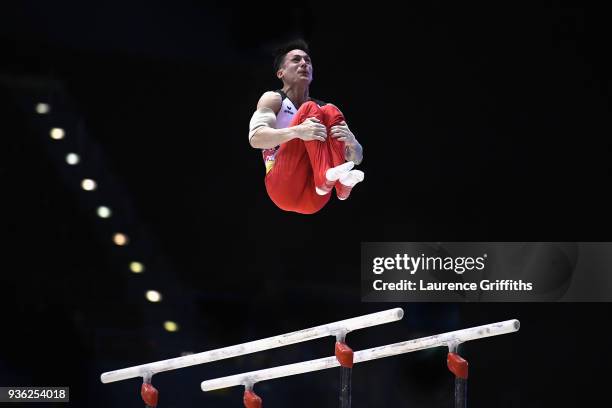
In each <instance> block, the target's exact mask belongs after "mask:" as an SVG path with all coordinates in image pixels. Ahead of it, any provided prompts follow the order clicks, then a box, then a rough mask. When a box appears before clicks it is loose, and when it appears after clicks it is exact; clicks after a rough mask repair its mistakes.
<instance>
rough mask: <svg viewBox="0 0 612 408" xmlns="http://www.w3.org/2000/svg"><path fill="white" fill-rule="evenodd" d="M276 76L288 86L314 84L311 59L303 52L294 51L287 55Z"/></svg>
mask: <svg viewBox="0 0 612 408" xmlns="http://www.w3.org/2000/svg"><path fill="white" fill-rule="evenodd" d="M276 76H277V77H278V78H279V79H281V80H282V81H283V82H284V83H286V84H297V83H300V82H303V83H305V84H306V85H310V83H311V82H312V62H311V61H310V57H309V56H308V54H306V53H305V52H304V51H302V50H292V51H289V52H288V53H287V55H285V61H284V62H283V65H282V66H281V68H280V69H279V70H278V72H277V73H276Z"/></svg>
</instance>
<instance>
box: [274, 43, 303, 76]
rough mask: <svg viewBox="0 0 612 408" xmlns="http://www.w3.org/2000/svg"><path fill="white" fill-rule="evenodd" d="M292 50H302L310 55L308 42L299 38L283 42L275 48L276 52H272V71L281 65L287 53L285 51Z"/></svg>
mask: <svg viewBox="0 0 612 408" xmlns="http://www.w3.org/2000/svg"><path fill="white" fill-rule="evenodd" d="M292 50H302V51H304V52H305V53H306V54H308V55H310V49H308V44H307V43H306V41H304V40H302V39H301V38H300V39H297V40H293V41H290V42H288V43H285V44H283V45H282V46H281V47H279V48H278V49H277V50H276V53H275V54H274V73H276V72H277V71H278V70H279V69H280V67H281V65H283V61H284V60H285V55H287V53H288V52H289V51H292Z"/></svg>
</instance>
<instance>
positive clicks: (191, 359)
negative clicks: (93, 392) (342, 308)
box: [100, 308, 404, 383]
mask: <svg viewBox="0 0 612 408" xmlns="http://www.w3.org/2000/svg"><path fill="white" fill-rule="evenodd" d="M402 317H404V311H403V310H402V309H401V308H395V309H389V310H385V311H382V312H377V313H371V314H367V315H363V316H358V317H353V318H351V319H346V320H340V321H338V322H334V323H329V324H324V325H321V326H316V327H312V328H310V329H304V330H299V331H295V332H291V333H287V334H281V335H279V336H274V337H268V338H266V339H261V340H255V341H251V342H248V343H242V344H238V345H235V346H229V347H223V348H219V349H215V350H210V351H204V352H202V353H197V354H191V355H188V356H183V357H176V358H171V359H168V360H162V361H157V362H154V363H148V364H142V365H138V366H134V367H128V368H123V369H120V370H115V371H109V372H106V373H103V374H102V375H101V376H100V380H101V381H102V382H103V383H110V382H115V381H121V380H126V379H128V378H135V377H144V376H147V375H153V374H156V373H160V372H163V371H170V370H176V369H179V368H184V367H189V366H193V365H198V364H204V363H209V362H212V361H217V360H223V359H226V358H231V357H236V356H242V355H245V354H250V353H256V352H258V351H263V350H269V349H272V348H277V347H283V346H288V345H290V344H295V343H300V342H303V341H308V340H314V339H318V338H321V337H326V336H336V335H338V334H342V333H348V332H351V331H354V330H359V329H363V328H365V327H371V326H377V325H380V324H385V323H390V322H394V321H397V320H400V319H401V318H402Z"/></svg>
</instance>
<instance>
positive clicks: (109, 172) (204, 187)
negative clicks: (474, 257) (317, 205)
mask: <svg viewBox="0 0 612 408" xmlns="http://www.w3.org/2000/svg"><path fill="white" fill-rule="evenodd" d="M397 7H398V8H395V6H390V5H383V4H380V3H378V2H377V3H376V4H369V5H365V4H364V5H362V6H356V5H351V6H339V5H338V6H335V5H333V4H331V3H330V4H328V3H312V4H306V5H297V3H296V4H293V3H292V2H289V3H272V2H270V3H258V4H256V5H255V4H252V5H251V6H249V7H247V8H237V7H236V8H230V7H228V6H227V5H225V4H221V2H211V3H207V4H204V3H202V4H199V3H197V2H190V1H183V0H179V1H174V2H172V3H170V2H167V3H166V4H165V5H160V4H152V3H151V4H150V3H149V2H144V1H129V2H128V1H126V2H119V1H116V0H110V1H106V2H91V3H83V2H76V1H75V2H62V1H60V2H35V1H30V0H27V1H26V0H24V1H20V2H11V3H7V4H3V5H2V11H1V12H0V45H1V49H2V57H1V58H0V60H1V62H0V108H1V110H0V115H1V116H0V117H1V118H2V121H1V122H0V123H1V126H2V136H1V139H0V140H1V147H0V182H1V191H2V193H1V194H2V200H1V201H0V203H1V204H0V210H1V213H0V214H1V215H2V219H3V222H2V225H3V228H2V232H3V234H2V235H3V237H4V239H3V244H2V252H1V255H2V257H1V260H2V262H1V264H0V265H1V267H2V271H1V273H0V306H1V309H0V310H1V311H2V314H1V316H2V320H1V329H0V386H69V387H70V403H68V404H65V403H64V404H62V403H57V404H51V403H46V404H43V403H40V404H39V405H36V406H41V407H42V406H49V407H51V406H57V407H64V406H73V407H119V406H121V407H139V406H140V407H141V406H143V403H142V401H141V399H140V396H139V392H140V391H139V390H140V384H141V380H140V379H131V380H126V381H123V382H116V383H110V384H102V383H101V382H100V374H101V373H102V372H105V371H110V370H114V369H119V368H124V367H128V366H132V365H137V364H142V363H146V362H151V361H157V360H162V359H166V358H171V357H178V356H181V355H185V354H186V353H197V352H201V351H206V350H210V349H214V348H218V347H224V346H230V345H234V344H238V343H242V342H245V341H249V340H255V339H260V338H263V337H268V336H272V335H277V334H282V333H286V332H290V331H294V330H299V329H303V328H307V327H311V326H315V325H319V324H323V323H328V322H333V321H336V320H341V319H346V318H350V317H354V316H358V315H361V314H366V313H370V312H376V311H381V310H385V309H389V308H392V307H402V308H403V309H404V311H405V317H404V319H403V320H401V321H400V322H396V323H392V324H389V325H384V326H379V327H375V328H370V329H367V330H363V331H358V332H355V333H354V334H350V335H349V336H348V338H347V340H348V344H349V345H351V346H352V347H353V349H355V350H360V349H363V348H369V347H374V346H379V345H384V344H390V343H394V342H398V341H403V340H408V339H412V338H417V337H422V336H428V335H432V334H437V333H442V332H446V331H452V330H457V329H461V328H466V327H472V326H477V325H481V324H486V323H491V322H496V321H501V320H507V319H514V318H516V319H519V320H520V321H521V330H520V331H519V332H517V333H514V334H510V335H506V336H500V337H492V338H489V339H483V340H478V341H474V342H470V343H467V344H465V345H464V346H463V348H462V355H463V356H465V358H466V359H467V360H468V361H469V363H470V384H469V388H468V405H469V406H470V407H491V406H495V407H575V406H590V405H593V403H595V402H597V403H598V405H606V403H607V402H606V401H608V400H609V392H608V387H609V367H610V363H611V361H610V352H609V350H608V348H609V343H610V341H609V339H608V338H607V335H606V334H605V333H606V332H607V330H606V328H607V327H606V326H607V323H606V322H608V321H609V320H610V312H611V310H612V309H611V307H610V305H609V304H608V303H560V302H548V303H462V304H456V303H403V304H396V303H393V304H391V303H365V302H362V301H361V292H360V290H361V288H360V245H361V243H362V242H371V241H380V242H395V241H397V242H402V241H406V242H413V241H415V242H416V241H419V242H422V241H611V237H612V230H611V224H612V223H611V216H610V209H611V208H612V206H611V204H612V200H611V199H610V193H609V190H610V167H611V166H610V156H611V154H612V148H611V139H610V138H611V135H612V133H611V130H612V125H611V121H610V119H611V117H610V95H611V86H612V83H611V77H610V72H612V70H611V69H612V66H611V64H610V63H609V61H608V58H609V50H610V43H609V40H608V39H609V38H611V36H610V35H611V32H610V31H611V30H610V25H609V21H608V20H609V18H608V15H607V14H606V13H605V12H604V11H603V10H598V9H595V8H593V9H581V8H575V7H571V6H568V5H565V4H560V3H555V2H552V3H550V2H549V3H546V5H535V4H532V3H528V4H525V5H520V4H518V3H499V4H497V3H495V4H489V3H484V4H479V5H476V4H466V3H465V2H449V3H448V4H444V3H441V2H425V3H423V4H421V5H417V6H415V5H404V6H401V7H400V6H399V5H398V6H397ZM295 37H302V38H304V39H305V40H306V41H308V42H309V44H310V47H311V50H312V53H311V56H312V60H313V65H314V82H313V83H312V86H311V96H313V97H316V98H319V99H322V100H325V101H330V102H333V103H334V104H336V105H337V106H338V107H340V109H341V110H342V111H343V112H344V114H345V116H346V118H347V122H348V124H349V126H350V128H351V130H352V131H353V132H354V133H355V135H356V136H357V138H358V139H359V141H360V142H361V144H362V145H363V146H364V156H365V159H364V162H363V164H362V165H361V166H360V168H361V169H363V170H364V172H365V174H366V177H365V181H364V183H361V184H359V185H358V186H357V187H356V188H355V190H354V191H353V194H352V195H351V198H350V199H349V200H347V201H345V202H340V201H338V200H337V199H335V197H334V198H332V200H331V202H330V203H329V205H328V206H326V207H325V208H324V209H323V210H322V211H321V212H319V213H317V214H315V215H311V216H303V215H298V214H294V213H287V212H282V211H280V210H279V209H277V208H276V207H275V206H274V205H273V203H272V202H271V201H270V199H269V198H268V197H267V194H266V191H265V188H264V184H263V177H264V172H265V170H264V166H263V163H262V159H261V154H260V152H259V151H257V150H255V149H253V148H251V147H250V146H249V143H248V142H247V134H248V126H249V120H250V117H251V115H252V113H253V111H254V109H255V106H256V103H257V100H258V98H259V96H260V95H261V94H262V93H263V92H264V91H267V90H271V89H277V88H280V82H278V80H277V79H276V78H275V76H274V72H273V69H272V52H273V50H274V49H275V47H276V46H278V45H279V44H281V43H282V42H284V41H286V40H289V39H292V38H295ZM54 128H56V129H61V130H63V133H62V131H61V130H56V131H54V132H53V133H50V132H51V129H54ZM84 180H86V181H85V182H84ZM100 207H103V208H100ZM117 234H122V235H117ZM609 272H610V271H606V273H609ZM570 278H571V277H567V279H570ZM574 278H576V277H574ZM150 290H155V291H157V292H158V293H159V294H160V295H161V301H158V302H151V301H149V300H147V298H146V297H145V294H146V293H147V291H150ZM611 290H612V288H611ZM149 299H153V300H155V299H154V298H151V294H150V293H149ZM168 322H170V323H168ZM172 323H174V326H173V325H172ZM172 330H174V331H172ZM332 354H333V338H324V339H320V340H317V341H313V342H307V343H301V344H296V345H293V346H289V347H286V348H280V349H275V350H270V351H265V352H259V353H256V354H252V355H247V356H244V357H238V358H233V359H229V360H223V361H219V362H215V363H211V364H206V365H200V366H194V367H190V368H185V369H182V370H177V371H170V372H166V373H160V374H158V375H156V376H154V378H153V384H154V385H155V386H156V387H157V388H158V389H159V390H160V400H159V406H160V407H161V408H169V407H219V408H223V407H239V406H242V391H243V389H242V388H241V387H234V388H230V389H227V390H222V391H216V392H211V393H204V392H202V391H201V390H200V382H201V381H203V380H207V379H211V378H216V377H220V376H225V375H231V374H237V373H241V372H246V371H251V370H257V369H261V368H267V367H274V366H277V365H281V364H288V363H293V362H299V361H304V360H309V359H314V358H319V357H327V356H330V355H332ZM353 371H354V372H353V386H352V398H353V399H352V403H353V406H355V407H383V406H389V407H390V406H393V407H449V406H452V404H453V377H452V374H451V373H449V372H448V370H447V369H446V349H443V348H437V349H430V350H425V351H420V352H415V353H411V354H405V355H401V356H397V357H390V358H385V359H381V360H375V361H372V362H368V363H363V364H358V365H356V366H355V369H354V370H353ZM338 388H339V374H338V370H337V369H331V370H324V371H319V372H315V373H310V374H303V375H299V376H294V377H287V378H281V379H276V380H272V381H267V382H264V383H261V384H259V385H257V386H256V391H257V393H258V394H259V395H260V396H262V397H263V399H264V403H265V406H266V407H296V408H297V407H313V406H319V407H334V406H338ZM17 405H19V404H17ZM17 405H16V406H17Z"/></svg>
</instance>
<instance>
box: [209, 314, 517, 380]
mask: <svg viewBox="0 0 612 408" xmlns="http://www.w3.org/2000/svg"><path fill="white" fill-rule="evenodd" d="M519 327H520V323H519V321H518V320H506V321H503V322H498V323H491V324H486V325H483V326H477V327H471V328H469V329H463V330H457V331H452V332H448V333H443V334H437V335H434V336H429V337H422V338H419V339H414V340H408V341H403V342H400V343H394V344H388V345H386V346H380V347H373V348H369V349H366V350H361V351H357V352H355V354H354V357H353V362H354V363H361V362H364V361H369V360H375V359H378V358H383V357H390V356H395V355H398V354H404V353H410V352H413V351H418V350H424V349H428V348H433V347H440V346H448V345H449V344H458V343H464V342H466V341H470V340H476V339H482V338H485V337H491V336H499V335H502V334H508V333H513V332H516V331H518V329H519ZM339 365H340V364H339V363H338V360H337V359H336V357H335V356H334V357H325V358H320V359H317V360H310V361H304V362H301V363H295V364H289V365H284V366H280V367H274V368H268V369H265V370H258V371H251V372H248V373H244V374H237V375H232V376H228V377H222V378H216V379H213V380H207V381H203V382H202V384H201V387H202V391H213V390H218V389H221V388H228V387H234V386H236V385H245V386H252V385H253V384H255V383H258V382H261V381H265V380H271V379H274V378H280V377H288V376H291V375H296V374H303V373H308V372H311V371H318V370H325V369H327V368H333V367H338V366H339Z"/></svg>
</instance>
